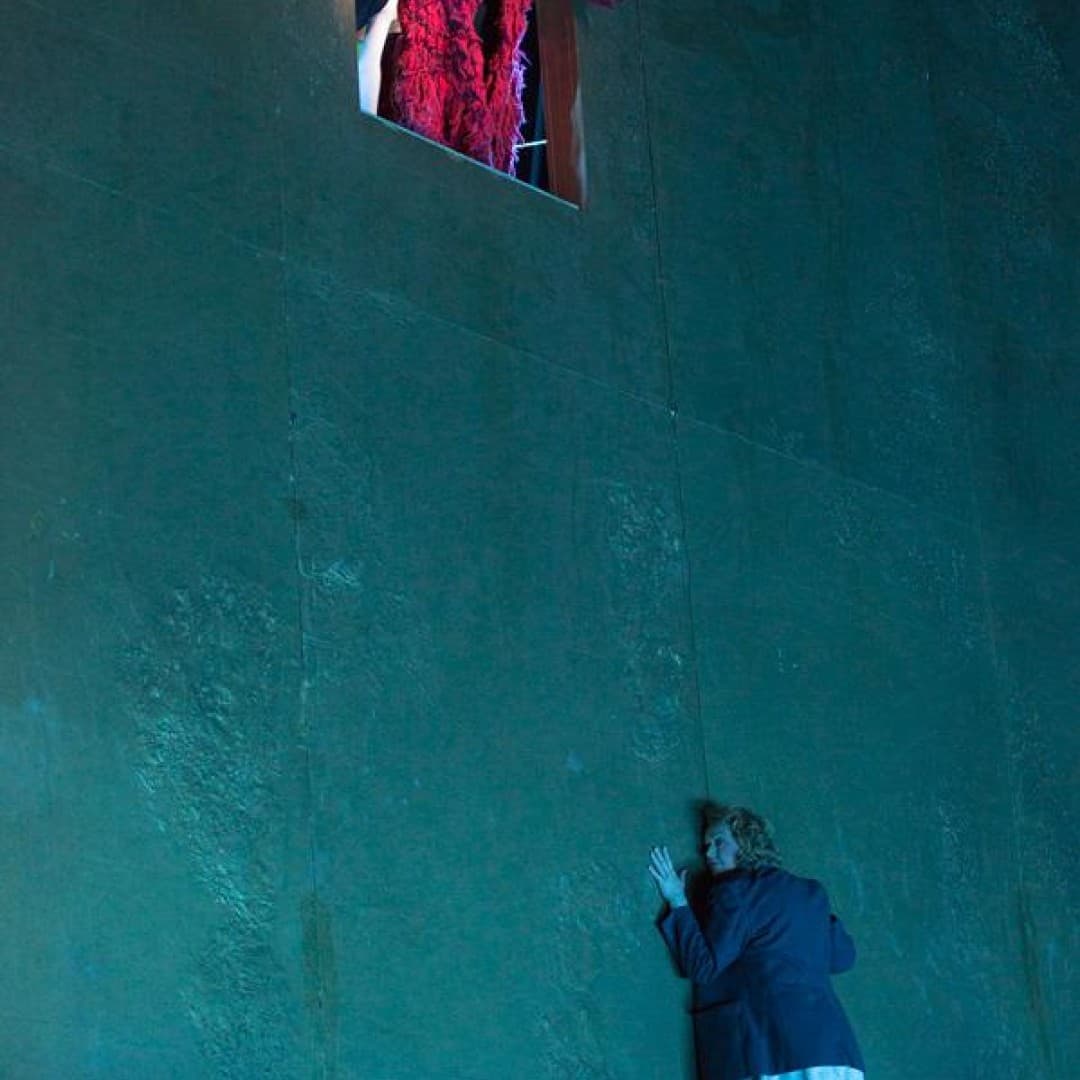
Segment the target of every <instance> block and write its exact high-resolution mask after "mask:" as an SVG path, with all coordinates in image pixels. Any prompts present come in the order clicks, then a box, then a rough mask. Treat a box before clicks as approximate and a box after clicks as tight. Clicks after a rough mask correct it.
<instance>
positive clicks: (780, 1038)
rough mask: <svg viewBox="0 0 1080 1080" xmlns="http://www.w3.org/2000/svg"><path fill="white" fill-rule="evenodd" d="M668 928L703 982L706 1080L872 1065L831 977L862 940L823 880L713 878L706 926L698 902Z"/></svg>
mask: <svg viewBox="0 0 1080 1080" xmlns="http://www.w3.org/2000/svg"><path fill="white" fill-rule="evenodd" d="M660 931H661V933H662V934H663V935H664V938H665V940H666V941H667V943H668V947H669V948H670V949H671V953H672V955H673V956H674V958H675V961H676V963H677V964H678V965H679V968H680V970H681V971H682V973H683V975H684V976H685V977H686V978H688V979H691V980H693V982H694V1040H695V1044H696V1047H697V1059H698V1075H699V1076H700V1077H701V1080H742V1078H743V1077H748V1076H756V1075H758V1074H760V1073H765V1074H770V1073H784V1072H792V1071H794V1070H796V1069H809V1068H812V1067H813V1066H815V1065H849V1066H851V1067H853V1068H856V1069H862V1068H863V1061H862V1055H861V1054H860V1053H859V1046H858V1043H856V1041H855V1034H854V1032H853V1031H852V1030H851V1025H850V1024H849V1023H848V1020H847V1017H846V1016H845V1015H844V1010H843V1008H842V1007H841V1005H840V1002H839V1001H838V1000H837V998H836V995H835V994H834V993H833V988H832V980H831V979H830V975H832V974H835V973H837V972H841V971H847V970H848V968H850V967H851V966H852V965H853V964H854V963H855V945H854V943H853V942H852V940H851V938H850V937H849V935H848V933H847V931H846V930H845V929H844V927H843V926H842V925H841V923H840V920H839V919H837V918H836V916H835V915H832V914H831V913H830V911H829V898H828V896H827V895H826V893H825V889H824V888H823V887H822V885H821V884H820V882H817V881H811V880H809V879H808V878H800V877H796V876H795V875H794V874H789V873H787V872H786V871H784V870H778V869H774V868H772V867H769V868H767V869H763V870H732V871H729V872H728V873H726V874H722V875H720V876H719V877H718V878H716V880H715V881H714V882H713V884H712V885H711V887H710V889H709V895H708V902H707V906H706V910H705V911H704V912H703V913H702V920H701V923H700V924H699V922H698V919H697V916H696V915H695V914H694V912H693V910H692V909H691V908H689V907H680V908H674V909H673V910H671V911H670V912H668V914H667V915H666V916H665V917H664V918H663V920H662V921H661V923H660Z"/></svg>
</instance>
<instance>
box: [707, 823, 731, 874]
mask: <svg viewBox="0 0 1080 1080" xmlns="http://www.w3.org/2000/svg"><path fill="white" fill-rule="evenodd" d="M703 839H704V847H705V861H706V862H707V863H708V864H709V873H711V874H722V873H724V871H725V870H734V869H735V856H736V855H738V853H739V845H738V844H736V843H735V837H734V836H732V835H731V829H730V828H728V826H727V825H715V826H713V828H711V829H706V831H705V836H704V838H703Z"/></svg>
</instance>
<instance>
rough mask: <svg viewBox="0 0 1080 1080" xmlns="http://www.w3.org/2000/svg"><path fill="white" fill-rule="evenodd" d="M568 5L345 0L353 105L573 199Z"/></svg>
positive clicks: (575, 151)
mask: <svg viewBox="0 0 1080 1080" xmlns="http://www.w3.org/2000/svg"><path fill="white" fill-rule="evenodd" d="M572 2H573V0H535V2H534V0H355V5H356V25H357V76H358V83H359V99H360V109H361V111H363V112H367V113H371V114H376V115H378V116H381V117H383V118H384V119H387V120H390V121H393V122H394V123H397V124H399V125H400V126H401V127H403V128H406V129H407V130H410V131H414V132H417V133H418V134H420V135H424V136H426V137H427V138H429V139H432V140H434V141H435V142H439V143H442V144H443V145H444V146H448V147H450V148H451V149H453V150H457V151H458V152H460V153H462V154H465V155H466V156H468V157H472V158H474V159H475V160H477V161H480V162H482V163H483V164H486V165H489V166H491V167H492V168H495V169H499V170H500V171H502V172H506V173H508V174H510V175H511V176H515V177H516V178H517V179H519V180H521V181H523V182H524V183H527V184H531V185H532V186H533V187H536V188H539V189H541V190H544V191H548V192H550V193H551V194H553V195H556V196H558V197H559V198H562V199H565V200H567V201H568V202H572V203H575V204H577V205H581V204H582V203H583V201H584V190H585V162H584V143H583V140H582V119H581V102H580V96H579V86H578V67H577V43H576V34H575V23H574V13H573V8H572ZM596 2H600V3H602V4H604V5H605V6H611V3H610V0H596Z"/></svg>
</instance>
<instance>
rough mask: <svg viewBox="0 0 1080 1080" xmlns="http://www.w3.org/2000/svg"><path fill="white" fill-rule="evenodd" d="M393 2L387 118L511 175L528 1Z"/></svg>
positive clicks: (518, 133) (519, 110) (518, 130)
mask: <svg viewBox="0 0 1080 1080" xmlns="http://www.w3.org/2000/svg"><path fill="white" fill-rule="evenodd" d="M480 3H481V0H400V3H399V5H398V19H399V21H400V22H401V30H402V38H401V46H400V50H399V51H398V54H397V58H396V63H395V71H394V78H393V89H392V92H391V95H390V98H391V118H392V119H393V120H396V121H397V122H398V123H400V124H401V125H402V126H403V127H407V128H409V129H410V130H411V131H415V132H417V133H418V134H420V135H424V136H426V137H427V138H429V139H434V140H435V141H436V142H440V143H442V144H443V145H444V146H449V147H451V148H453V149H454V150H458V151H460V152H461V153H463V154H467V155H468V156H469V157H472V158H475V159H476V160H477V161H482V162H483V163H484V164H485V165H491V166H493V167H494V168H496V169H501V170H502V171H503V172H509V173H511V174H512V173H513V171H514V166H515V164H516V162H517V144H518V142H519V140H520V137H521V125H522V122H523V120H524V114H523V110H522V105H521V95H522V89H523V86H524V69H523V61H522V55H521V41H522V38H523V37H524V36H525V30H526V27H527V24H528V14H529V8H530V7H531V6H532V0H488V4H489V9H488V11H487V15H486V18H485V25H486V27H487V28H488V34H487V38H488V40H487V41H486V42H485V41H484V40H483V39H481V37H480V35H479V33H477V31H476V15H477V10H478V9H479V7H480Z"/></svg>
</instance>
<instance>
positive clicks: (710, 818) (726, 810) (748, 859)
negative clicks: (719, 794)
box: [702, 802, 782, 870]
mask: <svg viewBox="0 0 1080 1080" xmlns="http://www.w3.org/2000/svg"><path fill="white" fill-rule="evenodd" d="M702 816H703V817H704V819H705V832H706V833H709V832H712V831H713V830H714V829H718V828H719V827H720V826H721V825H726V826H727V827H728V828H729V829H730V830H731V835H732V837H733V838H734V840H735V843H736V844H737V845H738V846H739V851H738V853H737V854H736V856H735V865H736V866H738V867H744V868H745V869H747V870H753V869H757V868H759V867H762V866H780V865H781V862H782V860H781V858H780V852H779V851H777V850H776V842H775V840H774V839H773V827H772V824H771V823H770V822H769V821H767V820H766V819H765V818H763V817H762V816H761V815H760V814H755V813H754V811H753V810H750V809H748V808H747V807H745V806H727V805H725V804H724V803H714V802H710V803H706V804H705V806H704V807H703V810H702Z"/></svg>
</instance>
